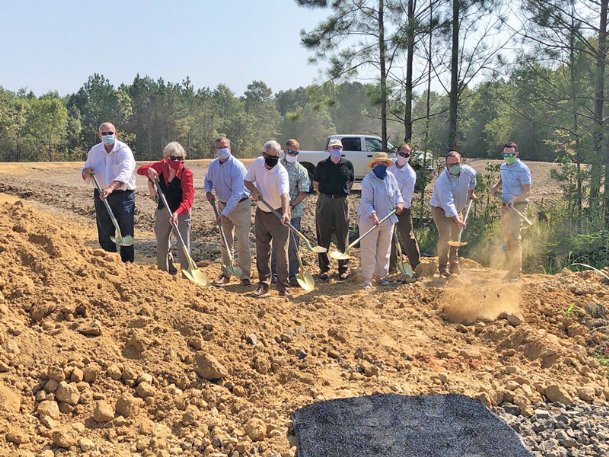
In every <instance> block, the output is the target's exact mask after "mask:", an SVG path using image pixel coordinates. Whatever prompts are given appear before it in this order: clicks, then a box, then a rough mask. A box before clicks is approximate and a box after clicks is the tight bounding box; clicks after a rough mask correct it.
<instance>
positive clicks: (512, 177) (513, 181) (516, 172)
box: [501, 159, 533, 202]
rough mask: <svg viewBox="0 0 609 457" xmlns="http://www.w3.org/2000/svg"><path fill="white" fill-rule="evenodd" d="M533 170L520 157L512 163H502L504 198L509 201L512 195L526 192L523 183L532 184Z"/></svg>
mask: <svg viewBox="0 0 609 457" xmlns="http://www.w3.org/2000/svg"><path fill="white" fill-rule="evenodd" d="M532 182H533V181H532V179H531V171H530V170H529V167H527V166H526V165H525V164H524V163H522V162H521V161H520V159H518V160H516V162H514V163H513V164H512V165H508V164H507V163H504V164H503V165H501V190H502V191H503V199H504V200H505V201H506V202H508V201H510V199H511V198H512V197H516V196H517V195H520V194H521V193H523V192H524V189H523V188H522V186H523V185H527V184H529V185H530V184H531V183H532Z"/></svg>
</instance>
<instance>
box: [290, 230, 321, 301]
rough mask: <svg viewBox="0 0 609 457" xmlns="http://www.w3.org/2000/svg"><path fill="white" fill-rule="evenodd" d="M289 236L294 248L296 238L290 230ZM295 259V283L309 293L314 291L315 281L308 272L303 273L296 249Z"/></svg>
mask: <svg viewBox="0 0 609 457" xmlns="http://www.w3.org/2000/svg"><path fill="white" fill-rule="evenodd" d="M290 236H291V237H292V242H293V243H294V247H296V236H294V232H293V231H292V230H290ZM296 259H297V260H298V274H297V275H296V281H298V285H299V286H300V287H302V288H303V289H304V290H306V291H307V292H311V291H313V290H314V289H315V279H313V275H312V274H311V273H310V272H308V271H303V266H302V259H301V258H300V252H299V251H298V248H296Z"/></svg>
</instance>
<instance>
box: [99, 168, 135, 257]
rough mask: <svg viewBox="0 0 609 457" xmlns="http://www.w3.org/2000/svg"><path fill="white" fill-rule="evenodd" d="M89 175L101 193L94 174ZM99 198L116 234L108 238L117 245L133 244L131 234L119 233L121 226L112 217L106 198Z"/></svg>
mask: <svg viewBox="0 0 609 457" xmlns="http://www.w3.org/2000/svg"><path fill="white" fill-rule="evenodd" d="M91 177H92V178H93V181H94V182H95V187H97V191H98V192H99V193H100V195H101V193H102V190H101V187H100V185H99V182H98V181H97V178H96V177H95V174H94V173H91ZM100 200H101V201H103V202H104V205H105V206H106V210H107V211H108V214H109V215H110V219H112V224H114V230H116V236H111V237H110V240H111V241H112V242H113V243H114V244H116V245H117V246H133V243H134V242H135V240H134V239H133V237H132V236H131V235H125V236H123V235H122V234H121V228H120V227H119V226H118V221H117V220H116V217H114V213H113V212H112V208H110V204H109V203H108V201H107V200H106V199H103V200H102V199H101V197H100Z"/></svg>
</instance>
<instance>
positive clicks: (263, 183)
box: [245, 157, 290, 213]
mask: <svg viewBox="0 0 609 457" xmlns="http://www.w3.org/2000/svg"><path fill="white" fill-rule="evenodd" d="M245 180H246V181H249V182H253V183H255V184H256V189H258V192H260V194H261V195H262V198H263V199H264V200H265V201H266V202H267V203H268V204H269V205H271V207H272V208H274V209H279V208H281V195H282V194H286V195H288V196H289V194H290V179H289V176H288V171H287V170H286V169H285V167H284V166H283V165H281V164H280V163H277V165H275V166H274V167H273V168H271V169H270V170H269V169H268V168H266V166H265V164H264V157H258V158H257V159H255V160H254V161H253V162H252V164H251V165H250V169H249V170H248V171H247V174H246V175H245ZM258 208H259V209H261V210H262V211H264V212H265V213H270V211H269V209H268V208H267V207H266V206H264V204H263V203H261V202H258Z"/></svg>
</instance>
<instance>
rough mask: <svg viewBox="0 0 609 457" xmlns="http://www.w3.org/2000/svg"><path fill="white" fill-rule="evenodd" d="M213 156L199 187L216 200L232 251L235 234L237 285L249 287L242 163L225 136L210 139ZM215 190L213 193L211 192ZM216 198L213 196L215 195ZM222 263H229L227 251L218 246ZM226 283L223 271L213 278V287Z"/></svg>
mask: <svg viewBox="0 0 609 457" xmlns="http://www.w3.org/2000/svg"><path fill="white" fill-rule="evenodd" d="M214 147H215V149H216V159H214V160H212V161H211V163H210V164H209V168H208V169H207V173H206V174H205V180H204V182H203V187H204V189H205V194H206V196H207V200H208V201H209V202H210V203H211V202H214V201H217V202H218V209H219V211H220V218H219V219H220V220H219V222H220V223H221V224H222V228H223V229H224V233H225V234H226V241H227V244H228V247H229V249H230V250H231V251H232V250H233V245H234V241H235V235H236V238H237V264H238V265H239V268H241V271H242V272H243V273H242V276H241V285H242V286H246V287H249V286H251V281H250V272H251V262H252V261H251V254H250V243H249V239H250V228H251V225H252V216H251V207H252V206H251V203H250V200H249V196H250V191H249V190H248V189H247V188H246V187H245V186H244V183H243V180H244V178H245V175H246V174H247V169H246V168H245V165H243V163H242V162H241V161H240V160H238V159H237V158H236V157H235V156H233V154H232V153H231V145H230V140H229V139H228V138H226V137H223V136H222V137H220V138H216V140H215V141H214ZM212 190H215V192H216V194H215V195H214V194H213V193H212ZM216 197H217V198H216ZM221 252H222V263H223V264H224V265H228V264H230V257H229V255H228V254H229V253H228V251H227V250H226V248H225V247H224V243H222V246H221ZM229 282H230V278H229V277H228V276H226V275H225V274H224V273H221V274H220V276H218V278H217V279H216V280H215V281H214V284H215V285H217V286H223V285H225V284H228V283H229Z"/></svg>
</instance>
